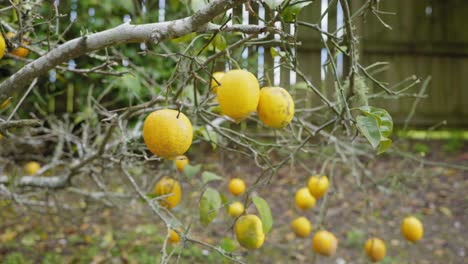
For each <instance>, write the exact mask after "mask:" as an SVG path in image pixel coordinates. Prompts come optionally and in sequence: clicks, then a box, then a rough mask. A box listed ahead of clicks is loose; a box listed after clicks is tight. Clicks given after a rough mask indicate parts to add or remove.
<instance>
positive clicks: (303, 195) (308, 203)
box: [296, 187, 315, 210]
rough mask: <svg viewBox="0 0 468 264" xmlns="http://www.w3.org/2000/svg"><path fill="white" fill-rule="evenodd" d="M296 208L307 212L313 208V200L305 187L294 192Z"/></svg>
mask: <svg viewBox="0 0 468 264" xmlns="http://www.w3.org/2000/svg"><path fill="white" fill-rule="evenodd" d="M296 206H297V208H299V209H302V210H307V209H310V208H312V207H314V206H315V198H314V197H313V196H312V195H311V194H310V192H309V189H307V187H303V188H300V189H299V190H298V191H297V192H296Z"/></svg>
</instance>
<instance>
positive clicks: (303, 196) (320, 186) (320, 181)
mask: <svg viewBox="0 0 468 264" xmlns="http://www.w3.org/2000/svg"><path fill="white" fill-rule="evenodd" d="M329 185H330V183H329V181H328V177H327V176H318V175H315V176H312V177H310V179H309V182H308V185H307V187H303V188H300V189H299V190H298V191H297V192H296V196H295V203H296V206H297V208H299V209H300V210H303V211H305V210H308V209H311V208H312V207H314V206H315V204H316V203H317V200H318V199H320V198H322V197H323V195H325V193H326V192H327V190H328V187H329ZM291 229H292V230H293V232H294V233H295V234H296V235H297V236H298V237H301V238H305V237H307V236H308V235H309V234H310V232H311V231H312V224H311V223H310V221H309V220H308V219H307V218H306V217H304V216H301V217H297V218H296V219H294V220H293V221H292V222H291ZM337 247H338V240H337V239H336V237H335V235H333V234H332V233H331V232H328V231H326V230H319V231H317V232H316V233H315V234H314V236H313V238H312V249H313V250H314V251H315V252H316V253H317V254H320V255H323V256H331V255H333V254H335V252H336V249H337Z"/></svg>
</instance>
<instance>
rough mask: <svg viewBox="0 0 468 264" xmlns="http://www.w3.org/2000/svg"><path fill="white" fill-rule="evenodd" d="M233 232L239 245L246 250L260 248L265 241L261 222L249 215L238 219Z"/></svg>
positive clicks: (256, 217)
mask: <svg viewBox="0 0 468 264" xmlns="http://www.w3.org/2000/svg"><path fill="white" fill-rule="evenodd" d="M234 230H235V232H236V238H237V241H238V242H239V244H240V245H241V246H243V247H245V248H247V249H257V248H260V247H261V246H262V245H263V242H264V241H265V234H264V233H263V225H262V221H261V220H260V218H258V216H256V215H253V214H249V215H243V216H241V217H239V219H237V221H236V224H235V226H234Z"/></svg>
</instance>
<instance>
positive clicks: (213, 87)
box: [211, 72, 225, 93]
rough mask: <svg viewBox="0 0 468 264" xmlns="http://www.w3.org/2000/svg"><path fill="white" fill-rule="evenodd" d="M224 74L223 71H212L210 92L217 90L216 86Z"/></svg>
mask: <svg viewBox="0 0 468 264" xmlns="http://www.w3.org/2000/svg"><path fill="white" fill-rule="evenodd" d="M224 74H225V73H224V72H215V73H213V78H212V79H211V92H212V93H216V92H218V86H219V85H218V83H221V78H223V76H224ZM215 80H216V81H217V82H216V81H215Z"/></svg>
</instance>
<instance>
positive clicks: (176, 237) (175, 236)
mask: <svg viewBox="0 0 468 264" xmlns="http://www.w3.org/2000/svg"><path fill="white" fill-rule="evenodd" d="M168 241H169V243H171V244H177V243H179V241H180V236H179V234H177V232H176V231H174V230H172V229H171V231H170V234H169V240H168Z"/></svg>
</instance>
